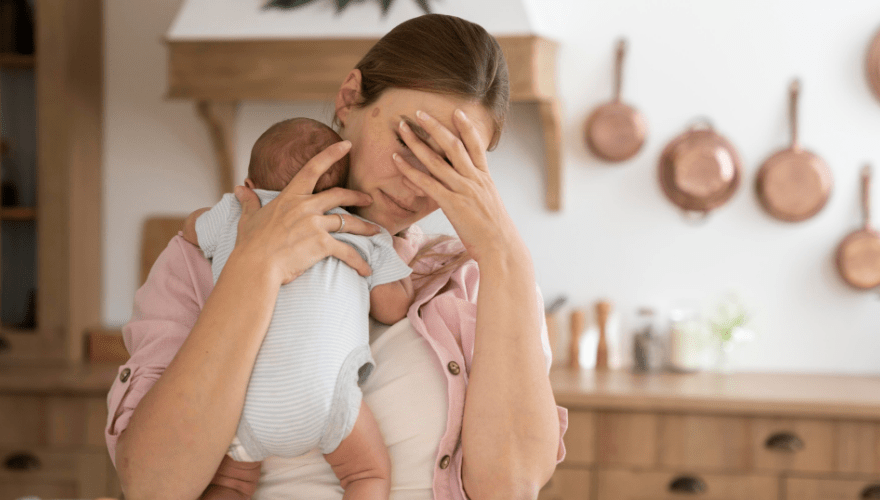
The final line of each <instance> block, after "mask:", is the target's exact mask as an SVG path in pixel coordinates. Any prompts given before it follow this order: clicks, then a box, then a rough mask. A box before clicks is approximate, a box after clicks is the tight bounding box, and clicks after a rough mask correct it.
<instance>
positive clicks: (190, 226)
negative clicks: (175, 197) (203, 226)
mask: <svg viewBox="0 0 880 500" xmlns="http://www.w3.org/2000/svg"><path fill="white" fill-rule="evenodd" d="M208 210H211V207H206V208H200V209H198V210H196V211H195V212H193V213H191V214H189V215H187V216H186V220H185V221H183V239H185V240H186V241H188V242H190V243H192V244H193V245H195V246H199V236H198V235H197V234H196V219H198V218H199V216H200V215H202V214H203V213H205V212H207V211H208Z"/></svg>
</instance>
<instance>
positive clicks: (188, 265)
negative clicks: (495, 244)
mask: <svg viewBox="0 0 880 500" xmlns="http://www.w3.org/2000/svg"><path fill="white" fill-rule="evenodd" d="M407 240H409V241H410V242H412V243H413V248H417V247H418V246H420V245H422V244H424V243H425V242H426V241H427V240H428V238H427V237H426V236H425V235H424V234H422V232H421V230H419V229H418V228H415V227H413V228H411V229H410V231H409V234H408V235H407ZM460 248H461V243H460V242H459V241H458V240H450V241H448V242H444V243H441V244H440V245H439V246H438V247H437V250H438V251H441V252H442V251H455V250H456V249H460ZM441 265H442V262H440V261H438V260H437V259H436V258H426V259H421V260H420V261H419V262H418V263H416V264H415V266H414V270H415V271H416V272H417V273H419V272H421V273H425V272H426V271H431V270H433V269H437V268H438V267H439V266H441ZM413 276H414V279H417V278H416V275H415V274H414V275H413ZM478 286H479V271H478V269H477V265H476V262H474V261H473V260H471V261H468V262H466V263H465V264H464V265H462V266H460V267H458V268H456V269H454V270H452V271H447V272H445V273H443V274H442V275H440V276H439V277H438V278H436V279H435V280H434V281H432V282H431V283H430V284H429V285H428V286H426V287H424V288H423V289H422V290H421V291H420V292H419V294H418V295H417V296H416V298H415V301H414V302H413V305H412V307H410V309H409V312H408V314H407V316H408V317H409V319H410V321H411V322H412V325H413V327H414V328H415V329H416V331H417V332H419V334H421V335H422V336H423V337H424V338H425V339H426V340H427V341H428V343H429V344H430V346H431V348H432V349H433V350H434V352H435V353H436V354H437V358H438V361H439V362H440V363H441V364H442V366H444V367H446V369H445V370H444V373H445V374H446V381H447V387H448V388H449V413H448V416H447V423H446V432H445V434H444V435H443V438H442V439H441V441H440V446H439V451H438V453H437V460H436V462H435V463H436V464H437V465H436V467H435V470H434V498H435V499H437V500H447V499H455V500H464V499H465V498H466V496H465V494H464V490H463V488H462V480H461V459H462V452H461V446H460V444H461V426H462V419H463V417H464V399H465V391H466V390H467V382H468V373H469V372H470V367H471V360H472V357H473V349H474V336H475V332H476V317H477V305H476V301H477V288H478ZM213 287H214V282H213V278H212V275H211V266H210V263H209V262H208V261H207V260H206V259H205V258H204V257H203V255H202V253H201V250H199V249H198V248H197V247H195V246H193V245H191V244H189V243H187V242H186V241H185V240H184V239H183V238H182V236H180V235H178V236H175V237H174V238H173V239H172V240H171V242H170V243H169V244H168V247H167V248H166V249H165V250H164V251H163V252H162V254H161V255H160V256H159V258H158V259H157V260H156V263H155V264H154V265H153V268H152V270H151V271H150V275H149V277H148V278H147V282H146V283H144V286H142V287H141V288H140V289H139V290H138V291H137V294H136V295H135V301H134V311H133V313H132V318H131V321H129V323H128V324H126V325H125V327H123V330H122V335H123V339H124V341H125V347H126V348H127V349H128V352H129V353H131V358H130V359H129V360H128V362H126V363H125V364H124V365H122V366H120V367H119V376H118V377H117V378H116V380H115V382H114V383H113V386H112V387H111V388H110V393H109V394H108V396H107V406H108V418H107V426H106V428H105V430H104V433H105V437H106V439H107V449H108V450H109V452H110V457H111V459H112V460H113V462H114V464H115V463H116V440H117V439H118V438H119V434H120V433H121V432H122V431H123V430H125V428H126V427H128V423H129V420H130V419H131V415H132V413H133V411H134V409H135V407H136V406H137V405H138V403H139V402H140V400H141V398H143V396H144V394H146V393H147V391H149V390H150V388H151V387H152V386H153V384H154V383H155V382H156V380H158V379H159V377H160V376H161V375H162V372H164V371H165V368H166V367H167V366H168V365H169V363H170V362H171V360H172V359H173V358H174V355H175V354H176V353H177V351H178V350H179V349H180V346H181V345H182V344H183V341H184V340H185V339H186V336H187V335H188V334H189V332H190V329H192V327H193V325H195V322H196V319H197V318H198V316H199V312H200V311H201V309H202V307H203V306H204V305H205V300H206V299H207V297H208V295H209V294H210V293H211V290H212V289H213ZM441 289H443V291H442V292H440V290H441ZM438 292H439V293H438ZM535 307H538V308H539V309H540V311H541V314H540V317H541V318H543V317H544V314H543V300H542V299H541V296H540V293H539V294H538V304H536V305H535ZM541 335H542V336H543V342H542V344H543V345H544V351H545V357H546V359H547V366H548V367H549V365H550V353H549V344H548V343H547V340H546V339H547V328H546V325H543V323H542V329H541ZM453 361H454V362H455V363H456V364H458V366H459V367H464V369H463V370H456V369H455V368H454V365H451V363H452V362H453ZM450 366H452V367H450ZM557 411H558V413H559V428H560V432H559V450H558V452H557V463H558V462H560V461H562V459H563V458H564V456H565V446H564V445H563V442H562V435H563V434H564V433H565V430H566V429H567V427H568V411H567V410H566V409H565V408H562V407H557ZM447 456H448V458H447Z"/></svg>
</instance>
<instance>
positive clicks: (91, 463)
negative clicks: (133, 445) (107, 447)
mask: <svg viewBox="0 0 880 500" xmlns="http://www.w3.org/2000/svg"><path fill="white" fill-rule="evenodd" d="M111 468H112V464H111V463H110V457H109V456H107V453H106V452H104V453H101V452H97V451H95V452H77V451H58V450H50V449H45V448H36V449H34V448H31V449H23V448H9V447H2V448H0V485H2V486H3V488H0V491H3V492H5V491H6V489H5V487H6V485H10V488H12V485H17V486H15V488H19V487H22V488H23V487H24V485H45V486H47V487H49V486H51V487H52V488H60V489H61V491H72V492H73V493H74V494H71V495H67V496H66V497H67V498H95V497H100V496H105V495H107V494H108V490H109V489H112V488H111V486H112V482H111V477H110V473H111ZM13 489H14V488H13ZM16 491H17V490H16ZM49 491H54V490H49ZM29 494H30V495H34V494H35V493H29ZM13 498H17V497H13ZM62 498H64V497H62Z"/></svg>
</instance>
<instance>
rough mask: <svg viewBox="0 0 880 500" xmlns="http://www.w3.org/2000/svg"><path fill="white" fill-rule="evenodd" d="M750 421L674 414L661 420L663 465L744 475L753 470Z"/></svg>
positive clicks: (661, 455)
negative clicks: (750, 453) (750, 460)
mask: <svg viewBox="0 0 880 500" xmlns="http://www.w3.org/2000/svg"><path fill="white" fill-rule="evenodd" d="M748 430H749V429H748V419H746V418H740V417H720V416H703V415H685V414H672V415H663V416H661V417H660V431H659V433H660V465H661V466H665V467H671V468H679V469H680V468H688V469H699V470H713V469H714V470H721V471H730V472H733V471H742V470H746V469H748V468H749V432H748Z"/></svg>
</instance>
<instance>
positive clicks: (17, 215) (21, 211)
mask: <svg viewBox="0 0 880 500" xmlns="http://www.w3.org/2000/svg"><path fill="white" fill-rule="evenodd" d="M0 219H2V220H9V221H32V220H37V209H36V208H34V207H3V208H0Z"/></svg>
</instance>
